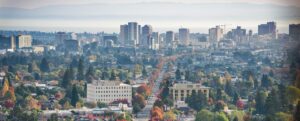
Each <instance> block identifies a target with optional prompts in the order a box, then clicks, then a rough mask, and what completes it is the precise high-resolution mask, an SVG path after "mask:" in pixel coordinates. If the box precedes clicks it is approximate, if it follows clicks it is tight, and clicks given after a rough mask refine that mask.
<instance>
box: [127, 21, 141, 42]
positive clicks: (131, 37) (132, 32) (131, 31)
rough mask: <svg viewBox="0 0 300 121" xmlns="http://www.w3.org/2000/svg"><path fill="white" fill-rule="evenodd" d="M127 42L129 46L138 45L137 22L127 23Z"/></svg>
mask: <svg viewBox="0 0 300 121" xmlns="http://www.w3.org/2000/svg"><path fill="white" fill-rule="evenodd" d="M128 41H129V43H128V44H130V45H131V46H133V47H136V46H137V45H138V44H139V27H138V23H137V22H128Z"/></svg>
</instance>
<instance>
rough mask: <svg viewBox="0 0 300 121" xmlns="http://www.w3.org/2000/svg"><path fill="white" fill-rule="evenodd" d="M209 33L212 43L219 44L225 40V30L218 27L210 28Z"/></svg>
mask: <svg viewBox="0 0 300 121" xmlns="http://www.w3.org/2000/svg"><path fill="white" fill-rule="evenodd" d="M208 33H209V40H210V41H211V42H219V41H220V40H221V39H222V38H223V35H224V30H223V29H222V28H221V27H220V26H216V27H215V28H210V29H209V31H208Z"/></svg>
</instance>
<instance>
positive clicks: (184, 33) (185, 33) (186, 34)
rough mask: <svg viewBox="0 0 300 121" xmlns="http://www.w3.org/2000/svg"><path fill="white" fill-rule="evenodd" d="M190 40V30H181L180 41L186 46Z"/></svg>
mask: <svg viewBox="0 0 300 121" xmlns="http://www.w3.org/2000/svg"><path fill="white" fill-rule="evenodd" d="M189 40H190V30H189V29H188V28H180V29H179V41H180V43H182V44H184V45H188V44H189Z"/></svg>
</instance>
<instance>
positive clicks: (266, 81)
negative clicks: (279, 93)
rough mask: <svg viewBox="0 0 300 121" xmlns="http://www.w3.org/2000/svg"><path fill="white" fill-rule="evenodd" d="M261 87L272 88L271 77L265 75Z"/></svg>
mask: <svg viewBox="0 0 300 121" xmlns="http://www.w3.org/2000/svg"><path fill="white" fill-rule="evenodd" d="M261 86H262V87H265V88H268V87H271V86H272V80H271V79H270V77H269V76H268V75H265V74H264V75H263V76H262V79H261Z"/></svg>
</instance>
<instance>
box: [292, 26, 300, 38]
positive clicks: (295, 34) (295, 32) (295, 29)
mask: <svg viewBox="0 0 300 121" xmlns="http://www.w3.org/2000/svg"><path fill="white" fill-rule="evenodd" d="M289 35H290V40H296V41H300V24H290V25H289Z"/></svg>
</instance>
